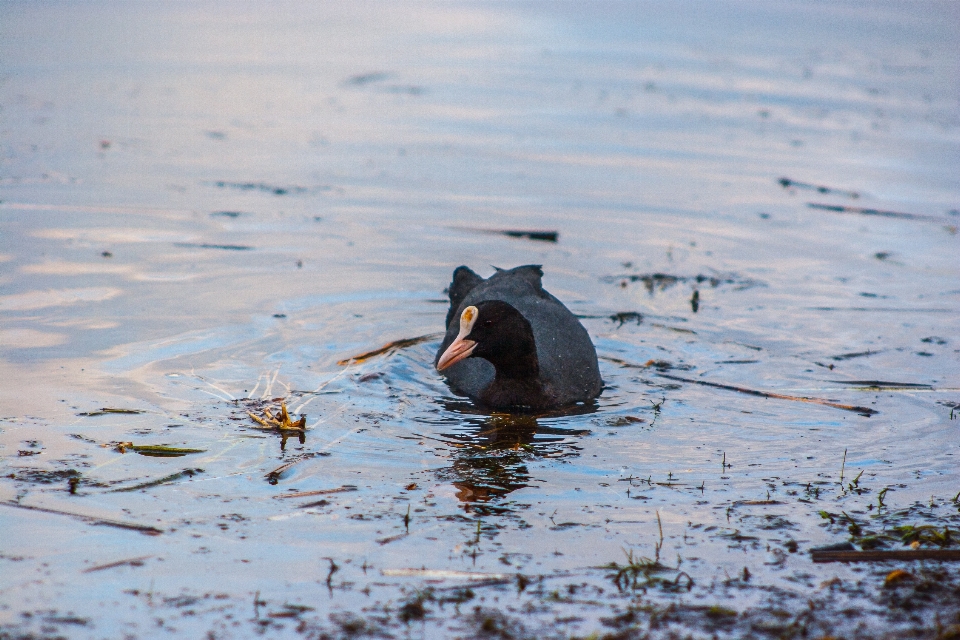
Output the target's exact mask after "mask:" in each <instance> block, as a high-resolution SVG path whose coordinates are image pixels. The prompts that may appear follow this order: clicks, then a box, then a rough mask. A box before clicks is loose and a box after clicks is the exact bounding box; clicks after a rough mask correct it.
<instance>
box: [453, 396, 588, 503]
mask: <svg viewBox="0 0 960 640" xmlns="http://www.w3.org/2000/svg"><path fill="white" fill-rule="evenodd" d="M594 410H595V409H594ZM582 412H583V413H588V412H591V411H590V410H589V409H588V410H587V411H582ZM555 415H559V414H537V415H524V414H506V413H494V414H492V415H487V416H480V415H473V416H470V417H469V418H468V419H467V420H466V421H464V422H463V423H461V424H462V425H463V427H464V428H463V429H462V430H460V431H459V432H458V433H445V434H443V439H444V441H445V442H448V443H449V444H451V445H453V447H454V449H453V452H452V456H453V464H452V465H451V466H450V467H448V468H446V469H444V470H442V471H441V472H440V476H441V477H442V478H443V479H445V480H447V481H449V482H451V484H453V486H454V487H456V489H457V494H456V495H457V499H458V500H459V501H460V502H461V503H462V505H463V507H464V510H465V511H466V512H468V513H476V514H478V515H487V514H503V513H507V512H510V511H512V510H514V509H515V508H517V507H518V506H519V505H516V504H512V503H509V502H505V501H503V500H502V498H504V497H505V496H506V495H507V494H509V493H511V492H512V491H516V490H517V489H522V488H523V487H527V486H530V483H531V482H534V481H535V480H534V479H533V478H532V477H531V475H530V471H529V470H528V469H527V464H528V463H530V462H531V461H533V460H536V459H542V458H565V457H570V456H576V455H579V453H578V452H579V451H580V447H578V446H577V445H576V444H575V441H574V440H573V439H574V438H576V437H578V436H584V435H587V434H589V433H590V431H588V430H583V429H560V428H554V427H548V426H545V425H542V424H540V423H539V422H538V418H545V417H554V416H555ZM562 415H570V413H569V412H567V413H564V414H562Z"/></svg>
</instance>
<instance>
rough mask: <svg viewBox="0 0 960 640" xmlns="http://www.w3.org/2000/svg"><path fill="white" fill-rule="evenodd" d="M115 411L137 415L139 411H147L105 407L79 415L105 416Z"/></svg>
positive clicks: (87, 416)
mask: <svg viewBox="0 0 960 640" xmlns="http://www.w3.org/2000/svg"><path fill="white" fill-rule="evenodd" d="M114 413H119V414H127V415H137V414H139V413H145V411H143V410H142V409H112V408H110V407H104V408H103V409H100V410H99V411H84V412H83V413H78V414H77V415H78V416H84V417H86V418H90V417H93V416H105V415H110V414H114Z"/></svg>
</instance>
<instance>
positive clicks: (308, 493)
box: [274, 485, 357, 499]
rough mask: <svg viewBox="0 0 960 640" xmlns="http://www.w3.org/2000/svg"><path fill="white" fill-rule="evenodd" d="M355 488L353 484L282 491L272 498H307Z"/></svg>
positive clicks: (354, 489)
mask: <svg viewBox="0 0 960 640" xmlns="http://www.w3.org/2000/svg"><path fill="white" fill-rule="evenodd" d="M356 490H357V488H356V487H354V486H353V485H344V486H342V487H337V488H336V489H317V490H316V491H294V492H291V493H284V494H283V495H279V496H274V498H279V499H284V498H307V497H309V496H325V495H327V494H328V493H343V492H344V491H356Z"/></svg>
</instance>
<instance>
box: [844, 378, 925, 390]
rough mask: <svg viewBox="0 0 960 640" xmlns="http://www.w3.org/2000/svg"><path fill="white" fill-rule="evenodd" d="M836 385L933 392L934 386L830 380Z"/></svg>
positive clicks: (880, 381)
mask: <svg viewBox="0 0 960 640" xmlns="http://www.w3.org/2000/svg"><path fill="white" fill-rule="evenodd" d="M829 382H832V383H834V384H847V385H850V386H851V387H861V388H862V389H865V390H870V391H872V390H875V389H924V390H930V391H932V390H933V385H929V384H921V383H916V382H887V381H884V380H830V381H829Z"/></svg>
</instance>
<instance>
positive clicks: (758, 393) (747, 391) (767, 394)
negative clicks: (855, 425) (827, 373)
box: [657, 373, 879, 418]
mask: <svg viewBox="0 0 960 640" xmlns="http://www.w3.org/2000/svg"><path fill="white" fill-rule="evenodd" d="M657 375H658V376H660V377H661V378H667V379H669V380H676V381H678V382H689V383H690V384H699V385H703V386H705V387H713V388H714V389H726V390H727V391H736V392H737V393H745V394H747V395H751V396H759V397H761V398H775V399H777V400H792V401H793V402H810V403H812V404H821V405H823V406H825V407H833V408H835V409H843V410H844V411H853V412H855V413H859V414H860V415H862V416H864V417H866V418H869V417H870V416H872V415H875V414H877V413H879V412H878V411H877V410H876V409H870V408H869V407H860V406H856V405H851V404H840V403H839V402H830V401H829V400H823V399H821V398H810V397H806V396H788V395H785V394H782V393H770V392H767V391H757V390H755V389H748V388H746V387H737V386H734V385H730V384H720V383H718V382H707V381H706V380H691V379H690V378H681V377H680V376H673V375H670V374H667V373H658V374H657Z"/></svg>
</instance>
